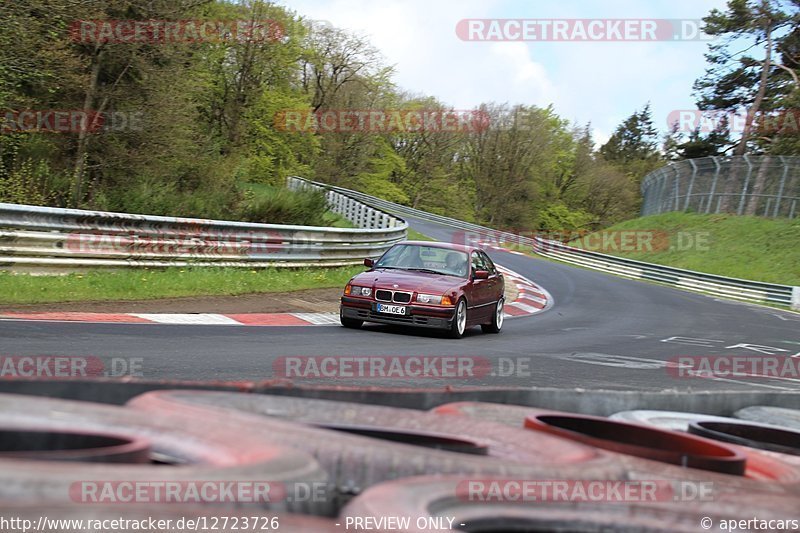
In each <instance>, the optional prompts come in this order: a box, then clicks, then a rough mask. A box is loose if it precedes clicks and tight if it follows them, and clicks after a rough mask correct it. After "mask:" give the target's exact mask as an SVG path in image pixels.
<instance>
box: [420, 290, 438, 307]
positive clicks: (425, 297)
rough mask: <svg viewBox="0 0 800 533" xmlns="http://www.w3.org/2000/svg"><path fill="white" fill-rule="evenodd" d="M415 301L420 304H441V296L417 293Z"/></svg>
mask: <svg viewBox="0 0 800 533" xmlns="http://www.w3.org/2000/svg"><path fill="white" fill-rule="evenodd" d="M417 301H418V302H419V303H421V304H433V305H441V304H442V297H441V296H434V295H433V294H422V293H419V294H417Z"/></svg>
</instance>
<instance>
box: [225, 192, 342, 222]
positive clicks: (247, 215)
mask: <svg viewBox="0 0 800 533" xmlns="http://www.w3.org/2000/svg"><path fill="white" fill-rule="evenodd" d="M244 196H245V199H244V201H243V202H242V203H241V204H240V206H239V209H238V211H237V213H238V218H239V219H240V220H243V221H248V222H260V223H264V224H294V225H300V226H325V225H326V221H325V213H326V211H327V209H328V202H327V200H326V199H325V194H324V193H322V192H317V191H290V190H288V189H277V188H271V187H259V188H257V189H254V188H250V189H248V190H246V191H245V194H244Z"/></svg>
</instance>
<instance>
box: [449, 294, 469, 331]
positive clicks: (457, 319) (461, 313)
mask: <svg viewBox="0 0 800 533" xmlns="http://www.w3.org/2000/svg"><path fill="white" fill-rule="evenodd" d="M465 331H467V301H466V300H465V299H464V298H460V299H459V300H458V302H457V303H456V308H455V311H453V320H452V322H450V331H449V333H450V337H451V338H453V339H460V338H461V337H463V336H464V332H465Z"/></svg>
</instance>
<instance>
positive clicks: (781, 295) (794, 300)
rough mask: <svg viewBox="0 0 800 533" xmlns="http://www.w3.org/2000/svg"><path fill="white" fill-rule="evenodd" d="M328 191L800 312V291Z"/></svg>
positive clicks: (602, 267)
mask: <svg viewBox="0 0 800 533" xmlns="http://www.w3.org/2000/svg"><path fill="white" fill-rule="evenodd" d="M316 185H321V184H316ZM326 187H327V188H328V189H330V190H332V191H337V192H340V193H342V194H345V193H346V194H347V195H349V196H351V197H353V198H356V199H358V200H360V201H361V202H363V203H365V204H368V205H372V206H374V207H376V208H379V209H382V210H383V211H386V212H389V213H397V214H399V215H402V216H412V217H416V218H420V219H423V220H429V221H431V222H436V223H439V224H444V225H447V226H450V227H454V228H459V229H462V230H466V231H470V232H474V233H476V234H477V235H485V236H488V237H490V238H491V239H494V240H497V239H506V240H508V242H514V243H519V244H523V245H528V246H531V247H532V250H533V251H534V252H536V253H538V254H539V255H542V256H545V257H550V258H552V259H557V260H559V261H564V262H566V263H571V264H574V265H578V266H582V267H585V268H589V269H592V270H599V271H602V272H608V273H610V274H616V275H618V276H624V277H627V278H632V279H643V280H648V281H656V282H659V283H664V284H667V285H673V286H676V287H679V288H681V289H686V290H690V291H695V292H701V293H705V294H710V295H714V296H720V297H723V298H731V299H734V300H742V301H748V302H760V303H768V304H776V305H781V306H786V307H791V308H792V309H795V310H800V287H792V286H789V285H778V284H774V283H764V282H760V281H750V280H743V279H737V278H729V277H725V276H718V275H715V274H706V273H703V272H695V271H693V270H685V269H681V268H672V267H667V266H662V265H656V264H653V263H646V262H644V261H636V260H633V259H625V258H622V257H616V256H612V255H607V254H601V253H598V252H591V251H587V250H581V249H578V248H574V247H571V246H567V245H565V244H563V243H560V242H556V241H551V240H546V239H542V238H539V237H533V238H531V237H525V236H520V235H515V234H513V233H508V232H503V231H498V230H494V229H491V228H487V227H485V226H479V225H477V224H471V223H469V222H463V221H460V220H456V219H453V218H449V217H445V216H441V215H435V214H433V213H427V212H425V211H420V210H418V209H413V208H411V207H406V206H403V205H400V204H396V203H393V202H388V201H386V200H381V199H380V198H375V197H374V196H370V195H368V194H364V193H360V192H357V191H351V190H348V189H342V188H340V187H332V186H326Z"/></svg>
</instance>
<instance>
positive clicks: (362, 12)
mask: <svg viewBox="0 0 800 533" xmlns="http://www.w3.org/2000/svg"><path fill="white" fill-rule="evenodd" d="M278 3H280V4H282V5H284V6H286V7H288V8H290V9H293V10H294V11H296V12H297V13H298V14H300V15H303V16H305V17H308V18H311V19H318V20H325V21H330V22H331V23H332V24H334V25H335V26H337V27H340V28H347V29H350V30H354V31H356V32H359V33H361V34H364V35H367V36H368V37H369V39H370V41H371V42H372V43H373V44H374V45H375V46H376V47H377V48H378V49H379V50H381V52H382V53H383V54H384V56H385V58H386V60H387V63H388V64H391V65H394V67H395V69H396V74H395V77H394V79H395V81H396V83H397V84H398V85H399V86H400V87H401V88H402V89H405V90H408V91H411V92H415V93H423V94H426V95H432V96H435V97H437V98H439V99H440V100H442V101H443V102H445V103H448V104H450V105H452V106H454V107H455V108H457V109H471V108H473V107H474V106H476V105H478V104H479V103H481V102H488V101H494V102H508V103H510V104H517V103H521V104H528V105H530V104H533V105H537V106H540V107H545V106H547V105H549V104H553V106H554V107H555V110H556V112H557V113H558V114H559V115H560V116H561V117H563V118H565V119H568V120H570V121H575V122H577V123H579V124H585V123H586V122H591V123H592V127H593V131H594V134H595V140H596V141H597V142H604V141H605V140H606V139H607V138H608V136H609V135H610V134H611V133H612V132H613V130H614V128H615V127H616V126H617V125H618V124H619V123H620V122H621V121H622V120H623V119H625V118H626V117H627V116H629V115H630V114H631V113H632V112H633V111H634V110H635V109H638V108H641V107H642V106H643V105H644V104H645V103H647V102H648V101H649V102H650V103H651V105H652V108H653V117H654V121H655V125H656V126H657V127H658V128H659V129H660V130H661V131H666V130H667V129H668V126H667V122H668V121H667V116H668V115H669V113H670V112H671V111H673V110H684V109H694V108H695V107H696V106H695V100H694V98H693V96H692V83H693V82H694V81H695V79H697V78H698V77H699V76H701V75H702V74H703V71H704V69H705V67H706V64H705V59H704V57H703V54H704V52H706V50H707V42H706V41H701V40H692V41H666V40H665V41H658V42H574V41H570V42H563V41H561V42H541V41H540V42H508V41H505V42H474V41H464V40H462V39H460V38H459V36H458V35H457V34H456V25H457V24H458V22H459V21H460V20H462V19H638V18H641V19H688V20H692V19H700V18H702V17H703V16H705V15H707V14H708V12H709V11H710V10H711V9H712V8H713V7H717V8H719V9H724V8H725V0H639V1H634V0H603V1H595V0H551V1H544V0H278Z"/></svg>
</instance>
